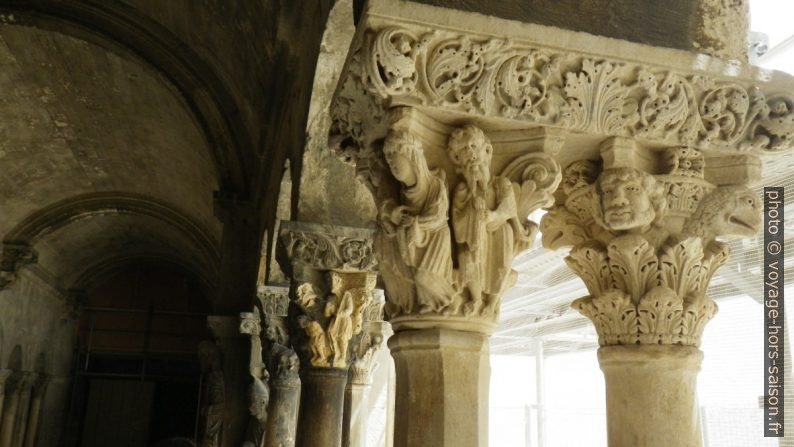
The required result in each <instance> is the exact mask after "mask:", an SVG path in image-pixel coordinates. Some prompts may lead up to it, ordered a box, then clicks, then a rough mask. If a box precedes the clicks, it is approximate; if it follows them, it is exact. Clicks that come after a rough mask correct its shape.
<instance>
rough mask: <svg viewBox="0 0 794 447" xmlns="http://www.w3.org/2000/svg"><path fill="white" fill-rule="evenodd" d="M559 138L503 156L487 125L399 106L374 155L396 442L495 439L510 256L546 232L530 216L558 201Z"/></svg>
mask: <svg viewBox="0 0 794 447" xmlns="http://www.w3.org/2000/svg"><path fill="white" fill-rule="evenodd" d="M553 138H554V137H553V136H552V135H551V134H546V133H544V132H538V133H535V134H533V135H532V136H531V138H529V137H525V139H523V140H522V144H523V145H524V146H525V148H526V150H527V153H525V154H523V155H520V156H511V155H509V154H508V155H507V156H504V155H501V156H499V157H498V158H496V159H494V158H493V154H494V152H493V151H494V147H493V144H492V142H491V139H490V137H489V136H488V135H487V134H486V133H485V132H484V131H483V130H482V129H481V128H479V127H477V126H475V125H472V124H467V125H463V126H446V125H444V124H442V123H439V122H437V121H434V120H433V119H431V118H430V117H429V116H427V115H425V114H423V113H421V112H419V111H418V110H416V109H410V108H398V109H393V110H392V111H391V120H390V124H389V132H388V134H387V136H386V139H385V142H384V143H383V147H382V149H381V150H379V151H378V152H373V153H371V154H369V155H368V157H369V158H368V160H367V166H368V172H367V173H366V178H367V179H368V181H369V184H370V186H371V188H372V190H373V192H374V193H375V196H376V203H378V204H379V212H378V230H377V233H376V244H377V245H376V249H377V256H378V261H379V265H380V273H381V276H382V278H383V283H384V286H385V290H386V296H387V304H386V314H387V317H388V319H389V321H390V322H391V324H392V327H393V329H394V332H395V335H394V336H392V337H391V339H389V342H388V344H389V348H390V349H391V352H392V355H393V357H394V361H395V368H396V374H397V392H396V410H395V411H396V414H397V415H398V417H397V418H396V421H395V424H396V425H395V438H394V441H395V443H394V445H395V446H398V447H408V446H415V445H432V446H439V447H444V446H450V447H452V446H455V447H475V446H485V445H487V442H488V386H489V379H490V366H489V361H488V355H489V348H488V346H489V344H488V340H489V337H490V334H491V331H492V330H493V329H494V327H495V326H496V321H497V318H498V314H499V306H500V301H501V296H502V293H503V292H504V291H505V290H506V289H508V288H509V287H511V286H512V285H513V284H514V282H515V279H516V274H515V272H514V271H513V270H512V269H511V267H510V266H511V263H512V261H513V258H514V257H515V256H516V255H517V254H518V253H520V252H521V251H523V250H525V249H527V248H528V247H529V246H530V244H531V243H532V241H533V239H534V237H535V235H536V232H537V224H535V223H533V222H531V221H530V220H529V219H528V216H529V214H530V213H531V212H532V211H534V210H535V209H537V208H538V207H541V206H549V205H551V203H553V198H552V195H551V193H552V192H553V191H554V190H555V188H556V187H557V185H558V183H559V181H560V169H559V166H558V164H557V163H556V161H554V159H553V158H552V157H551V156H550V155H549V154H548V153H545V151H546V150H548V147H549V146H553V144H552V143H551V140H552V139H553Z"/></svg>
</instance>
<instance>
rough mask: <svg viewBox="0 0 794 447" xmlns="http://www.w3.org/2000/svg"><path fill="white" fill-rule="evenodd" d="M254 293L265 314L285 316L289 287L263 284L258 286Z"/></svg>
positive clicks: (287, 307) (287, 308) (287, 306)
mask: <svg viewBox="0 0 794 447" xmlns="http://www.w3.org/2000/svg"><path fill="white" fill-rule="evenodd" d="M256 295H257V298H259V303H260V304H261V305H262V311H263V312H264V314H265V315H266V316H268V317H286V316H287V312H288V310H289V287H278V286H264V287H260V288H259V290H258V291H257V294H256Z"/></svg>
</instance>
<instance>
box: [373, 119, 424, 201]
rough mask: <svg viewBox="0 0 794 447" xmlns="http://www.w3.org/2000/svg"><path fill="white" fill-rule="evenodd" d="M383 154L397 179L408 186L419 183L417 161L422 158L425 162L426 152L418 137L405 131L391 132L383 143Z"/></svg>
mask: <svg viewBox="0 0 794 447" xmlns="http://www.w3.org/2000/svg"><path fill="white" fill-rule="evenodd" d="M383 155H384V157H385V158H386V163H387V164H388V165H389V170H391V173H392V175H393V176H394V178H396V179H397V181H399V182H400V183H402V184H404V185H405V186H408V187H411V186H414V185H415V184H416V183H417V181H418V178H417V169H418V168H419V166H417V163H418V162H419V160H420V159H421V162H422V163H424V154H423V153H422V148H421V145H420V144H419V141H417V139H416V137H414V136H413V135H412V134H411V133H409V132H405V131H395V132H391V133H390V134H389V136H388V138H386V141H385V142H384V143H383Z"/></svg>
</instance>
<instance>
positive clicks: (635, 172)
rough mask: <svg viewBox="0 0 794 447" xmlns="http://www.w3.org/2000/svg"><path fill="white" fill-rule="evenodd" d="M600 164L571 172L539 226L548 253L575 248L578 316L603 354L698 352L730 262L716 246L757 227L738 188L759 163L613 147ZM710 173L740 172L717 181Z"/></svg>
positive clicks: (681, 150)
mask: <svg viewBox="0 0 794 447" xmlns="http://www.w3.org/2000/svg"><path fill="white" fill-rule="evenodd" d="M601 154H602V157H601V160H581V161H576V162H573V163H571V164H570V165H569V166H568V167H567V168H566V169H565V171H564V179H563V187H562V188H561V191H559V192H558V194H557V198H558V201H557V204H556V205H555V206H554V207H553V208H551V210H550V211H549V212H548V214H546V215H545V216H544V217H543V221H542V222H541V231H543V232H544V233H543V243H544V245H545V246H546V247H547V248H552V249H556V248H561V247H566V246H572V247H573V248H572V249H571V252H570V255H569V256H568V257H567V258H566V259H565V261H566V263H567V264H568V265H569V266H570V267H571V269H573V270H574V272H576V274H577V275H579V277H581V278H582V280H583V281H584V283H585V285H586V286H587V289H588V291H589V293H590V295H589V296H587V297H584V298H581V299H578V300H576V301H574V303H573V307H574V308H576V309H578V310H579V311H580V312H581V313H582V314H584V315H585V316H587V317H588V318H590V319H591V320H592V321H593V322H594V324H595V326H596V330H597V332H598V335H599V341H600V344H601V345H620V344H624V345H629V344H649V345H650V344H653V345H656V344H662V345H686V346H698V345H699V343H700V336H701V334H702V332H703V328H704V327H705V324H706V323H707V322H708V321H709V320H710V319H711V318H712V317H713V316H714V314H715V313H716V311H717V305H716V304H715V303H714V301H713V300H711V299H710V298H709V297H708V296H706V290H707V288H708V285H709V281H710V280H711V277H712V276H713V275H714V272H715V271H716V270H717V269H718V268H719V267H720V266H721V265H722V264H723V263H725V261H726V260H727V258H728V256H729V253H730V251H729V247H728V245H727V244H725V243H724V242H721V241H719V240H718V239H725V238H730V237H749V236H752V235H754V234H755V233H756V232H757V231H758V229H759V228H760V225H761V215H760V212H761V202H760V200H759V198H758V197H757V196H756V194H755V193H754V192H753V191H752V190H751V189H750V188H748V187H747V186H746V185H744V184H741V183H739V184H735V183H734V182H736V181H737V180H738V181H739V182H741V181H743V180H745V179H748V178H751V177H752V175H753V174H752V173H753V172H754V170H755V161H757V159H756V158H754V157H745V158H743V159H742V160H743V161H744V163H737V160H736V157H735V156H733V155H725V154H719V153H712V154H710V155H709V156H708V157H706V156H704V154H703V152H702V151H700V150H699V149H695V148H692V147H681V146H675V147H668V148H664V149H662V150H656V151H646V152H642V151H641V150H640V149H639V148H637V147H633V145H632V144H631V142H630V141H622V140H615V139H609V140H607V141H605V143H604V144H602V146H601ZM726 159H730V162H728V160H726ZM711 163H715V164H717V165H718V166H726V165H727V164H733V165H734V168H733V169H732V170H729V171H728V172H721V174H717V173H715V172H712V171H710V166H709V165H710V164H711ZM737 172H738V173H741V172H744V173H745V174H746V175H744V176H742V175H732V174H733V173H737Z"/></svg>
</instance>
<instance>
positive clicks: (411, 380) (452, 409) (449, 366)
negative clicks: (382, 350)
mask: <svg viewBox="0 0 794 447" xmlns="http://www.w3.org/2000/svg"><path fill="white" fill-rule="evenodd" d="M388 343H389V349H390V350H391V353H392V357H394V367H395V370H396V372H397V380H398V391H397V396H396V398H397V400H396V407H395V410H394V411H395V414H396V417H395V420H394V424H395V425H394V445H395V447H414V446H419V445H427V446H431V445H432V446H437V447H485V446H487V445H488V387H489V380H490V364H489V360H488V337H487V336H485V335H482V334H478V333H474V332H462V331H453V330H447V329H423V330H410V331H403V332H398V333H397V334H395V335H393V336H392V337H391V338H390V339H389V342H388ZM420 396H421V398H420Z"/></svg>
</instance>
